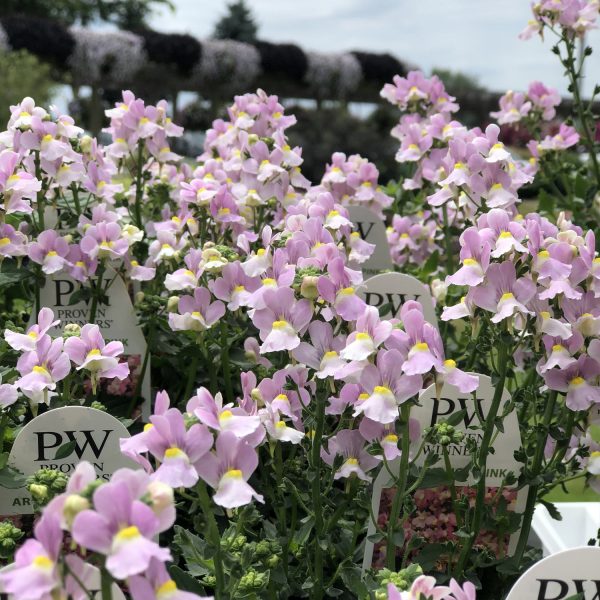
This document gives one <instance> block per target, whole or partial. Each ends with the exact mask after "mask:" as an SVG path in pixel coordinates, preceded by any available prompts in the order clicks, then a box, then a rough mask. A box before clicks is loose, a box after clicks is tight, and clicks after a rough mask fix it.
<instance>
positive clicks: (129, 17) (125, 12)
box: [2, 0, 174, 29]
mask: <svg viewBox="0 0 600 600" xmlns="http://www.w3.org/2000/svg"><path fill="white" fill-rule="evenodd" d="M159 5H160V6H166V7H168V8H170V9H173V8H174V6H173V3H172V0H2V14H3V16H5V15H24V16H29V17H32V16H33V17H45V18H49V19H54V20H56V21H60V22H61V23H63V24H65V25H75V24H77V25H89V24H90V23H91V22H93V21H104V22H107V23H113V24H114V25H117V27H119V28H120V29H140V28H143V27H145V26H146V23H147V19H148V17H149V16H150V15H151V14H152V13H153V12H154V10H155V9H156V8H157V7H158V6H159Z"/></svg>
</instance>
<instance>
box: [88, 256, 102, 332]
mask: <svg viewBox="0 0 600 600" xmlns="http://www.w3.org/2000/svg"><path fill="white" fill-rule="evenodd" d="M103 275H104V263H100V266H99V267H98V278H97V279H96V283H94V282H93V281H92V285H93V292H94V293H93V294H92V306H91V308H90V323H91V324H92V325H93V324H94V321H95V320H96V312H97V310H98V298H99V297H100V294H101V293H102V276H103Z"/></svg>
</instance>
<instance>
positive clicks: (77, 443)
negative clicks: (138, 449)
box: [0, 406, 139, 515]
mask: <svg viewBox="0 0 600 600" xmlns="http://www.w3.org/2000/svg"><path fill="white" fill-rule="evenodd" d="M128 437H130V436H129V432H128V431H127V428H126V427H125V425H123V423H121V421H119V420H118V419H116V418H115V417H113V416H112V415H110V414H108V413H106V412H104V411H101V410H96V409H95V408H89V407H87V406H65V407H62V408H56V409H54V410H49V411H48V412H46V413H44V414H43V415H40V416H39V417H36V418H35V419H33V420H32V421H30V422H29V423H28V424H27V425H25V427H23V429H22V430H21V431H20V432H19V434H18V435H17V438H16V440H15V442H14V444H13V447H12V450H11V452H10V456H9V457H8V464H9V466H11V467H13V468H14V469H16V470H17V471H20V472H21V473H22V474H23V475H24V476H25V477H27V476H29V475H33V474H34V473H35V472H36V471H38V470H39V469H42V468H46V469H56V470H57V471H60V472H61V473H64V474H65V475H66V476H67V477H68V476H70V475H71V474H72V473H73V471H74V470H75V467H76V466H77V465H78V464H79V463H80V462H81V461H84V460H87V461H89V462H90V463H91V464H92V465H94V468H95V469H96V473H97V474H98V477H100V478H102V479H105V480H108V479H110V476H111V475H112V474H113V473H114V471H116V470H117V469H120V468H122V467H129V468H139V465H137V464H136V463H135V462H133V461H132V460H131V459H129V458H127V457H125V456H124V455H123V454H121V450H120V448H119V439H120V438H128ZM69 442H71V443H72V446H73V447H72V450H71V452H70V453H68V455H66V456H64V457H62V458H56V456H57V451H58V449H59V448H61V447H63V446H65V445H66V444H69ZM67 448H68V447H67ZM33 512H34V511H33V505H32V500H31V495H30V494H29V492H28V491H27V490H26V488H25V487H21V488H14V489H7V488H2V490H1V492H0V515H19V514H21V515H22V514H31V513H33Z"/></svg>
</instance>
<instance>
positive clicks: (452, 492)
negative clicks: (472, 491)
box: [442, 446, 462, 529]
mask: <svg viewBox="0 0 600 600" xmlns="http://www.w3.org/2000/svg"><path fill="white" fill-rule="evenodd" d="M442 453H443V454H444V467H445V468H446V473H448V480H449V481H450V485H449V487H450V498H451V502H452V510H453V511H454V516H455V517H456V526H457V527H458V529H460V528H461V527H462V519H461V516H460V511H459V507H458V498H457V496H456V482H455V480H454V469H453V468H452V464H451V463H450V456H449V455H448V447H447V446H442Z"/></svg>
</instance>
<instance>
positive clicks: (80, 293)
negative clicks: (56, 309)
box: [69, 287, 92, 306]
mask: <svg viewBox="0 0 600 600" xmlns="http://www.w3.org/2000/svg"><path fill="white" fill-rule="evenodd" d="M91 295H92V294H91V290H90V289H89V288H85V287H82V288H79V289H78V290H77V291H76V292H73V293H72V294H71V297H70V298H69V306H73V305H74V304H77V303H78V302H83V301H85V300H89V299H90V297H91Z"/></svg>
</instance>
